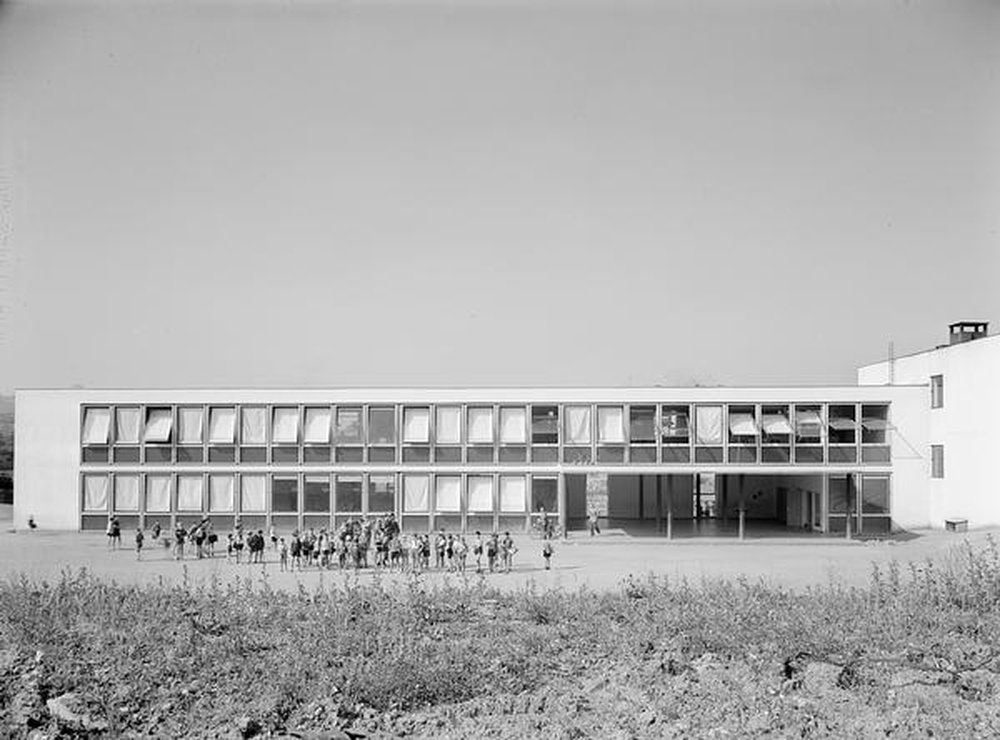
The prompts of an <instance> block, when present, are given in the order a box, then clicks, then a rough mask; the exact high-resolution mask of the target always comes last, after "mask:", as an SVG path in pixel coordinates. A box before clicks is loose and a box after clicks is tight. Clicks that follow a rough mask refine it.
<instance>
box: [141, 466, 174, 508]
mask: <svg viewBox="0 0 1000 740" xmlns="http://www.w3.org/2000/svg"><path fill="white" fill-rule="evenodd" d="M146 511H147V512H153V513H159V512H168V511H170V476H169V475H147V476H146Z"/></svg>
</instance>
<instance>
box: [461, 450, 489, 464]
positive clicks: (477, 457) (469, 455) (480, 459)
mask: <svg viewBox="0 0 1000 740" xmlns="http://www.w3.org/2000/svg"><path fill="white" fill-rule="evenodd" d="M466 460H467V461H468V462H470V463H473V464H475V463H478V464H483V463H491V462H493V448H492V447H470V448H469V449H468V451H467V452H466Z"/></svg>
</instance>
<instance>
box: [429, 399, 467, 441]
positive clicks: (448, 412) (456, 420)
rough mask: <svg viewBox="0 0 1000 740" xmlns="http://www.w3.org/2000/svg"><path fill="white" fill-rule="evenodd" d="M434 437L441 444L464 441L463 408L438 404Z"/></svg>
mask: <svg viewBox="0 0 1000 740" xmlns="http://www.w3.org/2000/svg"><path fill="white" fill-rule="evenodd" d="M434 417H435V418H434V439H435V440H436V441H437V443H438V444H439V445H457V444H461V443H462V409H461V408H459V407H458V406H438V407H437V409H436V411H435V415H434Z"/></svg>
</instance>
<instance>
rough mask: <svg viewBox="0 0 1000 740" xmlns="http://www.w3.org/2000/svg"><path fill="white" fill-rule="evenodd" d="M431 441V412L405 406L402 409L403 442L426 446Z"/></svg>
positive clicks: (423, 408) (426, 409)
mask: <svg viewBox="0 0 1000 740" xmlns="http://www.w3.org/2000/svg"><path fill="white" fill-rule="evenodd" d="M430 439H431V410H430V409H429V408H426V407H418V406H407V407H406V408H404V409H403V442H405V443H407V444H427V443H428V442H430Z"/></svg>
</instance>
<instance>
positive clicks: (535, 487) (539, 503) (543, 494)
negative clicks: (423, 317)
mask: <svg viewBox="0 0 1000 740" xmlns="http://www.w3.org/2000/svg"><path fill="white" fill-rule="evenodd" d="M558 509H559V482H558V481H557V480H556V479H555V478H539V477H538V476H531V510H532V511H534V512H540V511H545V512H546V513H547V514H554V513H556V511H557V510H558Z"/></svg>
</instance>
